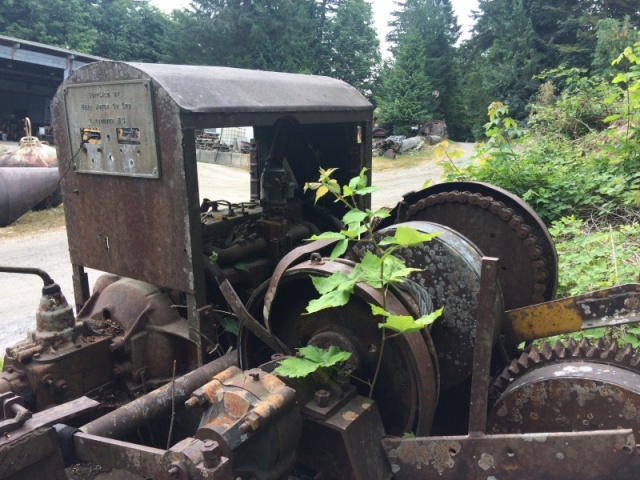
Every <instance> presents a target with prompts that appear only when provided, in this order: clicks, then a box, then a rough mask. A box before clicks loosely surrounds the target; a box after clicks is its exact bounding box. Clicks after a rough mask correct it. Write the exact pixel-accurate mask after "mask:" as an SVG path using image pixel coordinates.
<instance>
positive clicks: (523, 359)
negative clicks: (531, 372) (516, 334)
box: [516, 352, 529, 369]
mask: <svg viewBox="0 0 640 480" xmlns="http://www.w3.org/2000/svg"><path fill="white" fill-rule="evenodd" d="M516 364H517V365H518V367H520V369H526V368H528V367H529V355H528V354H527V353H526V352H522V354H521V355H520V358H518V360H516Z"/></svg>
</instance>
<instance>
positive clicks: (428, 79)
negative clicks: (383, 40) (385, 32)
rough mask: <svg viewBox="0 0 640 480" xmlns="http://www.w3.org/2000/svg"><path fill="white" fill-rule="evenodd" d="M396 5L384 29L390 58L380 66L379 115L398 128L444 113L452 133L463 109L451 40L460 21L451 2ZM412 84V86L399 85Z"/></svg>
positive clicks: (401, 130) (412, 0)
mask: <svg viewBox="0 0 640 480" xmlns="http://www.w3.org/2000/svg"><path fill="white" fill-rule="evenodd" d="M398 5H399V6H401V7H402V8H401V9H400V10H399V11H397V12H395V13H394V17H395V19H394V21H393V23H392V25H393V30H392V32H391V33H390V35H389V41H390V42H391V45H392V46H391V51H392V52H393V54H394V57H395V62H392V63H391V64H390V65H389V66H388V67H387V68H385V69H384V70H383V74H382V86H381V89H380V94H379V100H378V102H379V103H378V105H379V106H380V113H379V116H380V119H381V121H382V122H383V123H386V124H387V125H388V126H390V127H392V129H393V131H394V133H398V134H407V133H409V130H408V129H409V127H410V126H411V125H420V124H422V123H424V122H425V121H427V120H436V119H444V120H445V121H446V122H447V125H448V127H449V130H450V131H451V132H452V134H453V135H456V133H454V132H457V131H459V130H461V128H460V127H459V125H460V119H461V116H462V110H463V107H462V104H461V101H460V100H461V95H460V88H459V74H458V62H457V61H456V56H457V54H456V50H455V46H454V45H455V42H456V41H457V39H458V37H459V35H460V27H459V26H458V23H457V20H456V17H455V15H454V14H453V9H452V7H451V2H450V1H449V0H406V1H405V2H403V3H398ZM385 77H389V78H385ZM412 86H413V87H414V88H415V90H416V91H414V92H404V91H403V90H404V89H406V88H409V87H412Z"/></svg>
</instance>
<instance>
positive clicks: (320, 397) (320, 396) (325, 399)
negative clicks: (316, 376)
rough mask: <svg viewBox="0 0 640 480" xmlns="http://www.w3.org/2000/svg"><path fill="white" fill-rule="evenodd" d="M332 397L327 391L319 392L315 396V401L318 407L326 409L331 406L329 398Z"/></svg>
mask: <svg viewBox="0 0 640 480" xmlns="http://www.w3.org/2000/svg"><path fill="white" fill-rule="evenodd" d="M330 397H331V393H330V392H329V391H327V390H318V391H316V393H315V394H314V396H313V400H314V402H315V404H316V407H321V408H324V407H326V406H328V405H329V398H330Z"/></svg>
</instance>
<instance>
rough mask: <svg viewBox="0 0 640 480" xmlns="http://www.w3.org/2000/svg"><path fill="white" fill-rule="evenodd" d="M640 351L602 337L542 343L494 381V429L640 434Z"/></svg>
mask: <svg viewBox="0 0 640 480" xmlns="http://www.w3.org/2000/svg"><path fill="white" fill-rule="evenodd" d="M639 373H640V352H638V351H636V350H634V349H633V348H631V346H630V345H627V346H625V347H624V348H619V347H618V346H617V345H616V344H615V343H612V344H610V345H605V344H604V343H603V342H602V340H598V341H597V342H595V343H590V342H589V341H588V340H586V339H584V340H582V341H581V342H580V343H576V342H575V341H574V340H569V341H568V343H566V344H564V343H562V342H560V341H557V342H556V343H555V344H554V345H553V346H552V345H551V344H549V343H546V342H545V343H542V344H541V345H540V346H538V347H534V348H530V349H529V350H528V351H526V352H524V353H522V355H521V356H520V358H518V359H516V360H513V361H512V362H511V364H510V365H509V366H508V367H507V368H505V369H504V371H503V372H502V373H501V375H500V376H499V377H498V378H497V379H496V381H495V382H494V384H493V389H492V392H491V396H492V398H494V399H496V400H495V404H494V405H493V408H492V409H491V411H490V412H489V416H488V421H487V432H488V433H496V434H498V433H538V432H571V431H587V430H604V429H617V428H632V429H633V430H634V431H636V432H640V375H639Z"/></svg>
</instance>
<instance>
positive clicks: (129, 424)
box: [80, 350, 238, 439]
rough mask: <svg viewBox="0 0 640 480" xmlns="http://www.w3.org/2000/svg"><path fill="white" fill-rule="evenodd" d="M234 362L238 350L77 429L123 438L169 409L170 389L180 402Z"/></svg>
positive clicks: (108, 436) (175, 399) (234, 363)
mask: <svg viewBox="0 0 640 480" xmlns="http://www.w3.org/2000/svg"><path fill="white" fill-rule="evenodd" d="M237 365H238V353H237V351H236V350H233V351H231V352H229V353H227V354H226V355H224V356H222V357H220V358H218V359H216V360H214V361H213V362H210V363H207V364H206V365H203V366H202V367H200V368H197V369H195V370H193V371H192V372H189V373H187V374H186V375H184V376H182V377H180V378H177V379H176V380H175V382H169V383H167V384H166V385H164V386H162V387H160V388H158V389H156V390H154V391H153V392H150V393H148V394H146V395H143V396H142V397H139V398H137V399H135V400H134V401H133V402H131V403H128V404H126V405H124V406H122V407H120V408H118V409H116V410H114V411H113V412H110V413H107V414H106V415H103V416H102V417H100V418H98V419H96V420H94V421H92V422H89V423H87V424H86V425H84V426H83V427H81V428H80V430H81V431H82V432H84V433H88V434H90V435H98V436H101V437H107V438H116V439H117V438H122V437H123V436H124V435H126V434H127V433H129V432H131V431H133V430H135V429H136V428H138V427H140V426H142V425H143V424H145V423H147V422H149V421H151V420H153V419H154V418H156V417H158V416H159V415H162V414H164V413H166V412H168V411H169V410H170V409H171V401H172V398H171V397H172V395H171V392H172V391H173V392H174V401H175V403H176V404H182V403H184V402H185V400H187V399H188V398H189V397H190V396H191V394H192V393H193V392H194V391H195V390H196V389H197V388H200V387H201V386H202V385H204V384H205V383H207V382H209V381H210V380H211V379H212V378H213V377H214V376H215V375H217V374H218V373H220V372H222V371H224V370H226V369H227V368H229V367H232V366H237ZM172 383H173V384H174V385H172Z"/></svg>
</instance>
